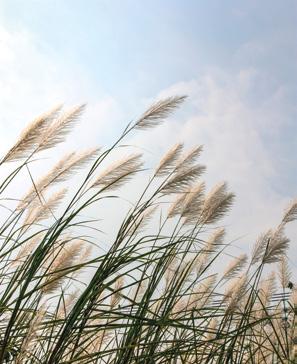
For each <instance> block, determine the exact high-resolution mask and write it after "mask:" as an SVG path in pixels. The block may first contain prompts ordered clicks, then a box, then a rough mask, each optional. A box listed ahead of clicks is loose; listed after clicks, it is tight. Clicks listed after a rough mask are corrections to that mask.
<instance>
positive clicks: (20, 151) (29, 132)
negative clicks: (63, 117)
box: [2, 105, 62, 163]
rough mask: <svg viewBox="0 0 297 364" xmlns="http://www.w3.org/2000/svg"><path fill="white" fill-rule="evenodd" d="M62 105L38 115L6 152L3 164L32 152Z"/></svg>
mask: <svg viewBox="0 0 297 364" xmlns="http://www.w3.org/2000/svg"><path fill="white" fill-rule="evenodd" d="M61 108H62V105H58V106H56V107H55V108H53V109H52V110H50V111H49V112H47V113H44V114H42V115H40V116H39V117H38V118H36V119H35V120H33V121H32V123H30V124H29V125H28V126H27V128H26V129H25V130H23V132H22V133H21V135H20V137H19V139H18V141H17V142H16V144H15V145H14V146H13V147H12V148H11V149H10V150H9V151H8V153H7V154H6V155H5V157H4V158H3V160H2V163H3V162H12V161H17V160H19V159H22V158H26V157H28V156H29V154H30V153H32V152H33V151H34V149H35V148H36V146H37V145H38V143H39V141H40V138H41V137H42V136H43V134H44V132H45V131H46V129H47V127H48V126H49V124H50V123H51V122H52V121H53V120H54V119H55V118H56V117H57V115H58V114H59V111H60V110H61Z"/></svg>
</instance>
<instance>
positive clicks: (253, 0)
mask: <svg viewBox="0 0 297 364" xmlns="http://www.w3.org/2000/svg"><path fill="white" fill-rule="evenodd" d="M0 20H1V23H0V86H1V87H0V93H1V95H0V112H1V114H0V139H1V140H0V144H1V145H0V150H1V152H3V151H4V150H5V149H7V148H8V147H9V146H10V145H11V144H12V143H13V141H14V140H15V138H16V136H17V135H18V134H19V131H20V130H21V128H22V127H24V126H25V125H26V123H27V122H28V121H29V120H30V119H32V118H33V117H34V116H36V115H38V114H39V113H40V112H42V111H45V110H47V109H49V108H51V107H52V106H53V105H55V104H56V103H57V102H65V103H66V104H67V105H72V104H73V103H77V102H85V101H87V102H88V105H89V106H88V110H87V112H86V114H85V117H84V121H83V126H80V127H79V128H78V132H77V133H76V134H74V136H73V138H75V140H74V139H73V138H72V140H71V138H70V141H69V143H70V144H69V145H70V146H71V145H72V146H75V147H77V146H82V147H85V146H94V145H98V144H99V145H106V144H107V143H108V142H110V141H111V140H112V139H113V138H114V137H115V136H118V135H119V132H120V130H121V129H122V128H123V127H124V125H125V124H126V123H127V122H129V121H130V120H131V119H132V118H133V117H135V116H137V115H139V113H141V111H143V109H144V108H145V107H146V106H147V105H148V104H149V103H150V102H151V101H153V100H155V99H157V98H159V97H162V96H168V95H173V94H187V95H188V96H189V97H188V100H187V101H186V103H185V104H184V106H183V108H182V110H181V111H180V112H178V113H177V114H176V117H173V118H171V119H170V120H169V121H168V123H167V124H165V125H164V127H161V128H159V129H156V130H155V131H153V132H150V133H146V134H144V135H139V136H136V137H135V138H134V139H133V143H135V144H138V145H141V146H142V147H143V148H145V149H146V150H148V151H149V152H150V153H151V155H153V156H154V157H155V158H156V159H157V158H158V157H160V156H161V154H162V153H163V152H165V151H166V149H167V148H168V147H169V146H171V145H172V144H174V143H175V142H177V141H184V142H185V143H186V145H187V146H192V145H195V144H203V145H204V147H205V148H204V149H205V152H204V154H203V156H202V162H203V163H205V164H206V165H207V166H208V172H207V181H208V182H209V183H210V184H212V183H214V182H216V181H221V180H227V181H228V182H229V185H230V188H231V189H232V190H233V191H235V193H236V195H237V198H236V204H235V207H234V209H233V212H232V213H231V214H230V216H229V218H228V220H227V223H228V228H229V229H230V230H231V233H230V239H236V238H239V237H242V238H241V239H240V240H239V242H237V245H239V246H240V247H241V248H242V249H243V250H245V249H246V247H247V246H250V244H252V243H253V241H254V239H255V237H256V236H257V235H258V233H260V232H262V231H263V230H265V229H267V228H269V227H273V226H274V225H275V224H276V223H277V222H278V221H279V218H280V216H281V214H282V211H283V209H284V208H285V207H286V205H287V203H288V202H289V201H290V200H291V199H292V198H294V197H295V196H297V174H296V166H297V110H296V95H297V62H296V59H297V29H296V28H297V25H296V24H297V2H296V1H294V0H283V1H276V0H261V1H259V0H246V1H238V0H236V1H235V0H233V1H231V0H224V1H221V0H207V1H201V0H183V1H182V0H150V1H144V0H106V1H103V0H97V1H95V0H88V1H82V0H39V1H37V0H36V1H34V0H27V1H23V0H19V1H17V0H0ZM131 142H132V141H131ZM296 227H297V225H296V224H295V226H293V225H292V226H291V228H290V229H289V231H288V234H289V235H290V236H291V237H292V238H293V241H292V248H291V252H292V255H290V257H291V260H292V264H294V257H295V258H296V256H297V248H296V241H294V230H296ZM295 237H297V234H295ZM294 245H295V247H294ZM241 248H240V249H241ZM295 260H296V259H295ZM295 265H296V263H295Z"/></svg>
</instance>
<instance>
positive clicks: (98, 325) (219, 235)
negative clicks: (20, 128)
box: [0, 96, 297, 364]
mask: <svg viewBox="0 0 297 364" xmlns="http://www.w3.org/2000/svg"><path fill="white" fill-rule="evenodd" d="M184 100H185V97H184V96H175V97H169V98H167V99H164V100H160V101H157V102H155V103H154V104H153V105H152V106H151V107H149V108H148V109H147V111H145V112H144V113H143V114H142V115H141V116H140V117H139V118H138V119H136V121H134V122H131V123H130V124H128V126H127V127H126V128H125V130H124V131H123V133H122V134H120V135H119V137H118V139H117V140H116V141H115V142H114V143H113V145H112V146H111V147H109V148H107V149H103V150H101V149H99V148H97V147H96V148H92V149H89V150H87V151H75V152H71V153H68V154H66V155H64V156H63V157H62V158H61V159H60V160H59V161H58V162H56V163H55V164H53V167H51V168H50V169H49V170H48V172H47V173H45V174H44V175H43V176H41V177H40V178H37V179H35V178H34V176H33V173H31V168H32V165H33V164H35V163H39V161H38V158H35V156H36V155H38V154H39V153H41V152H43V153H44V152H45V151H48V150H49V149H50V148H54V147H56V146H57V145H58V144H60V143H62V142H63V141H64V140H65V138H66V136H67V135H68V134H69V132H70V131H71V129H72V128H73V127H74V126H75V124H76V123H77V122H78V121H79V119H80V117H81V114H82V112H83V110H84V108H85V106H84V105H83V106H77V107H74V108H73V109H71V110H69V111H66V112H64V111H63V110H62V107H61V106H58V107H56V108H54V109H52V110H51V111H49V112H48V113H46V114H44V115H41V116H40V117H38V118H37V119H36V120H34V121H33V122H32V123H31V124H30V125H29V126H28V127H27V128H26V129H25V131H24V132H23V133H22V134H21V136H20V138H19V139H18V140H17V142H16V143H15V145H14V146H13V147H12V148H11V149H10V150H9V151H8V153H7V154H6V155H5V156H4V158H3V159H2V161H1V168H5V167H6V163H5V162H15V163H17V165H16V167H15V170H14V171H13V172H12V173H10V175H9V176H8V177H7V178H4V180H3V181H2V183H1V185H0V191H1V193H2V194H4V193H5V190H6V187H7V186H8V185H10V184H14V183H15V184H16V185H17V183H19V182H18V177H19V172H20V171H21V170H22V169H25V168H26V169H27V171H28V172H29V174H28V175H29V176H30V179H29V182H30V183H31V186H30V188H29V190H28V191H27V192H26V191H24V192H26V193H24V195H23V197H22V198H21V200H20V201H19V202H18V203H16V206H15V207H14V206H13V202H11V201H13V200H12V199H7V200H4V201H8V202H7V204H9V203H11V204H12V206H5V207H7V208H8V210H9V211H10V212H11V213H10V214H9V216H8V217H5V218H3V222H2V225H1V226H0V229H1V234H0V238H1V240H2V241H1V247H0V280H1V284H0V315H1V324H0V364H1V363H14V364H22V363H28V364H29V363H30V364H37V363H38V364H39V363H44V364H70V363H80V364H87V363H94V364H95V363H96V364H101V363H102V364H105V363H108V364H129V363H130V364H132V363H133V364H152V363H158V364H165V363H168V364H169V363H173V364H179V363H180V364H181V363H187V364H188V363H193V364H194V363H202V364H204V363H212V364H214V363H236V364H237V363H246V364H248V363H251V364H260V363H269V364H271V363H285V364H287V363H295V362H296V355H297V349H296V347H297V346H296V345H297V344H296V336H297V334H296V312H297V309H296V307H297V294H296V287H295V286H294V285H293V284H292V281H293V282H294V280H293V278H292V274H291V271H290V264H289V261H288V259H287V252H288V247H289V240H288V238H287V237H286V235H285V228H286V225H287V224H288V223H291V222H293V221H294V220H296V201H293V202H292V203H291V204H290V206H289V207H288V209H287V210H286V211H285V213H284V215H283V217H282V218H281V221H280V224H279V225H278V226H276V227H275V228H271V229H270V230H268V231H267V232H265V233H264V234H262V235H260V238H259V239H258V240H257V242H256V243H255V246H254V249H253V251H252V254H251V258H250V259H249V258H248V255H247V254H243V253H242V254H240V255H239V256H238V257H233V254H231V253H230V249H231V251H232V244H231V243H229V242H228V241H226V231H225V228H223V227H222V224H223V222H222V219H223V218H224V217H225V216H226V215H227V214H228V212H229V211H230V209H231V207H232V205H233V203H234V194H233V193H232V192H229V189H228V186H227V183H226V182H223V183H220V184H218V185H216V186H215V187H214V188H213V189H211V190H210V191H209V192H207V193H206V191H207V187H206V184H205V182H204V181H203V180H202V176H203V173H204V172H205V167H204V166H203V165H202V164H198V163H197V159H198V157H199V156H200V154H201V152H202V146H197V147H194V148H193V149H191V150H190V151H186V152H183V144H182V143H179V144H176V145H175V146H173V147H172V148H171V149H169V151H167V152H166V153H165V155H164V156H163V158H162V159H161V161H160V162H159V164H158V165H157V166H156V168H154V169H153V170H152V172H151V171H150V170H148V169H147V168H146V165H145V163H144V161H145V156H143V155H141V154H138V153H136V154H135V153H134V154H127V156H124V157H122V158H121V159H119V160H117V161H114V162H113V163H110V164H109V165H108V161H109V158H110V157H112V154H113V152H115V151H118V150H119V149H120V148H122V147H123V146H125V148H127V143H125V144H122V142H124V140H125V138H127V137H128V136H129V135H131V134H133V133H134V132H136V131H137V132H144V131H145V130H146V129H151V128H153V127H156V126H158V125H159V124H161V123H163V122H164V121H165V118H166V117H168V116H169V115H170V114H171V113H172V112H173V111H174V110H175V109H176V108H177V107H178V106H180V105H181V103H182V102H183V101H184ZM148 137H149V136H148ZM121 150H122V149H121ZM106 164H107V165H108V166H107V167H106ZM104 165H105V167H104ZM103 167H104V168H103ZM78 172H79V175H78V177H81V178H82V181H81V182H76V183H72V182H71V181H70V178H71V177H72V176H74V175H75V174H76V173H78ZM139 174H145V175H146V177H147V175H148V174H150V177H149V178H147V179H146V178H145V179H144V181H146V180H147V181H148V182H147V183H146V182H142V183H143V185H141V187H142V191H140V192H136V191H137V190H136V189H135V190H134V187H133V186H134V185H132V184H131V185H130V183H132V182H133V180H134V178H137V176H138V175H139ZM76 181H79V178H77V179H76ZM58 184H59V188H58V189H57V190H55V188H56V187H57V185H58ZM60 185H61V186H60ZM127 185H128V188H130V189H131V188H132V189H133V198H132V199H131V198H129V201H128V203H129V207H128V208H127V210H126V211H125V215H124V217H123V218H122V219H121V220H120V221H118V218H117V216H118V215H119V214H118V210H120V211H122V210H124V206H127V198H126V197H124V198H122V197H121V196H122V194H124V195H125V190H124V189H123V190H122V188H123V187H125V186H126V187H127ZM130 186H132V187H130ZM120 188H121V190H120ZM10 197H11V196H10ZM12 197H14V196H12ZM111 199H113V201H116V204H111V205H110V207H106V206H108V203H109V202H110V200H111ZM102 204H104V205H103V206H104V208H102ZM112 209H116V210H112ZM5 211H6V210H5ZM94 215H95V216H94ZM106 219H110V224H109V225H110V226H111V230H112V231H110V232H108V231H102V226H103V224H102V220H106ZM231 228H232V226H231ZM248 262H249V264H248ZM275 271H276V272H277V275H276V274H275ZM276 277H278V280H276Z"/></svg>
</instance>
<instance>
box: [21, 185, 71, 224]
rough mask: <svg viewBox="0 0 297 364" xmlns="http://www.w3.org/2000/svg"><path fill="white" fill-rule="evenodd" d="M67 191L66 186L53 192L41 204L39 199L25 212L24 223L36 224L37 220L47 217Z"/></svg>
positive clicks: (51, 213)
mask: <svg viewBox="0 0 297 364" xmlns="http://www.w3.org/2000/svg"><path fill="white" fill-rule="evenodd" d="M66 193H67V188H63V189H61V190H60V191H58V192H56V193H54V194H53V195H52V196H51V197H50V198H49V199H48V200H47V201H45V202H44V203H43V204H41V203H40V202H39V201H38V202H39V203H38V205H37V206H33V208H31V209H30V210H29V212H28V214H27V217H26V219H25V221H24V225H25V226H26V225H31V224H33V223H34V224H37V223H38V222H40V221H42V220H45V219H48V218H49V217H51V216H52V215H53V213H54V212H55V211H56V209H57V208H58V206H59V204H60V203H61V201H62V200H63V198H64V197H65V195H66Z"/></svg>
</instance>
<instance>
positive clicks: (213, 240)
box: [205, 228, 225, 253]
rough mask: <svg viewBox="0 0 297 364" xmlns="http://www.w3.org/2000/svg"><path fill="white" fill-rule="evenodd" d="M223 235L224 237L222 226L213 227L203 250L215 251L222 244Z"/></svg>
mask: <svg viewBox="0 0 297 364" xmlns="http://www.w3.org/2000/svg"><path fill="white" fill-rule="evenodd" d="M224 237H225V229H224V228H218V229H215V231H214V232H213V233H212V234H211V236H210V237H209V239H208V240H207V241H206V247H205V250H206V251H207V252H209V253H213V252H215V251H216V250H217V249H218V248H219V247H220V246H221V245H222V244H223V240H224Z"/></svg>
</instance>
